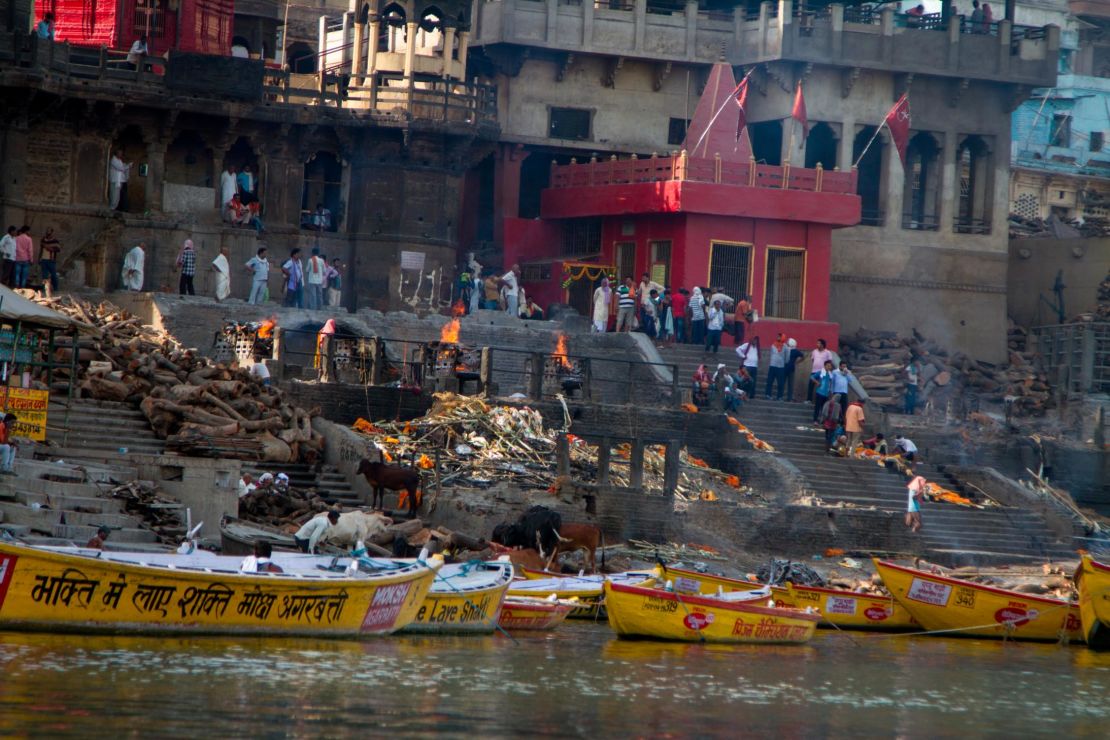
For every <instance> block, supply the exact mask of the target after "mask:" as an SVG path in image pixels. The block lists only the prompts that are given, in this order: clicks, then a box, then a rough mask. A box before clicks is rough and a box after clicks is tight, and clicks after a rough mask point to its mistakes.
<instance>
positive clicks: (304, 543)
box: [293, 510, 339, 553]
mask: <svg viewBox="0 0 1110 740" xmlns="http://www.w3.org/2000/svg"><path fill="white" fill-rule="evenodd" d="M338 522H339V512H338V511H335V510H332V511H329V512H328V513H327V516H322V515H321V516H317V517H315V518H314V519H309V520H308V521H307V522H305V523H304V526H303V527H301V528H300V529H298V530H297V533H296V534H295V535H293V541H294V542H296V543H297V547H299V548H301V552H307V553H315V552H316V545H318V544H319V543H320V540H321V539H322V538H323V537H324V535H325V534H327V531H328V530H329V529H331V528H332V527H333V526H335V524H336V523H338Z"/></svg>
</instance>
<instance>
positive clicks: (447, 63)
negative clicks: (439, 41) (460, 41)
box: [442, 26, 466, 80]
mask: <svg viewBox="0 0 1110 740" xmlns="http://www.w3.org/2000/svg"><path fill="white" fill-rule="evenodd" d="M454 46H455V27H454V26H447V27H446V28H445V29H443V68H442V69H443V79H445V80H447V79H450V78H452V77H453V76H454V75H452V74H451V69H452V66H453V65H454V61H453V59H454V56H455V54H454V51H455V49H454ZM462 76H463V77H464V78H465V77H466V71H465V70H464V71H463V75H462Z"/></svg>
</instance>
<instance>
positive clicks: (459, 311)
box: [451, 301, 466, 318]
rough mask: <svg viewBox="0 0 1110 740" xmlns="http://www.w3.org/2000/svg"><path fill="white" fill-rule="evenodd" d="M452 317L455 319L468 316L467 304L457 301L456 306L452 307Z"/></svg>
mask: <svg viewBox="0 0 1110 740" xmlns="http://www.w3.org/2000/svg"><path fill="white" fill-rule="evenodd" d="M451 315H452V316H454V317H455V318H458V317H459V316H466V304H465V303H463V302H462V301H456V302H455V305H453V306H451Z"/></svg>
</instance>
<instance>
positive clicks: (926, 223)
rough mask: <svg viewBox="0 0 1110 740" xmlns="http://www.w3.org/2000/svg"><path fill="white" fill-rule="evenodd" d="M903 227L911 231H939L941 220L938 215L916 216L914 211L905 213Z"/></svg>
mask: <svg viewBox="0 0 1110 740" xmlns="http://www.w3.org/2000/svg"><path fill="white" fill-rule="evenodd" d="M902 228H903V229H910V230H911V231H939V230H940V222H939V221H938V220H937V217H936V216H924V215H920V216H915V215H913V214H912V213H903V214H902Z"/></svg>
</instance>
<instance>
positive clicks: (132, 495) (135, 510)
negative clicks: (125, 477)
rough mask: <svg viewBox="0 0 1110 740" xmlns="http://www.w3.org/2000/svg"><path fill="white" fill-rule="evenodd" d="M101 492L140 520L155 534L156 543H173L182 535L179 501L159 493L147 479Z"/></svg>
mask: <svg viewBox="0 0 1110 740" xmlns="http://www.w3.org/2000/svg"><path fill="white" fill-rule="evenodd" d="M101 495H103V496H105V497H107V498H115V499H120V500H122V501H123V510H124V511H126V512H127V513H128V514H130V515H132V516H136V517H139V518H140V519H142V521H143V525H144V526H146V527H147V528H148V529H150V530H151V531H152V532H154V533H155V534H156V535H158V541H159V542H163V543H166V542H169V543H176V542H178V541H179V540H180V539H181V537H183V536H184V535H185V527H184V525H183V524H182V522H181V516H180V512H181V504H180V503H179V502H177V501H175V500H174V499H172V498H169V497H168V496H164V495H162V494H161V493H159V492H158V489H157V488H156V487H155V485H154V484H153V483H151V482H149V481H131V482H130V483H123V484H121V485H118V486H114V487H113V488H111V489H109V490H107V491H105V492H104V493H103V494H101Z"/></svg>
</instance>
